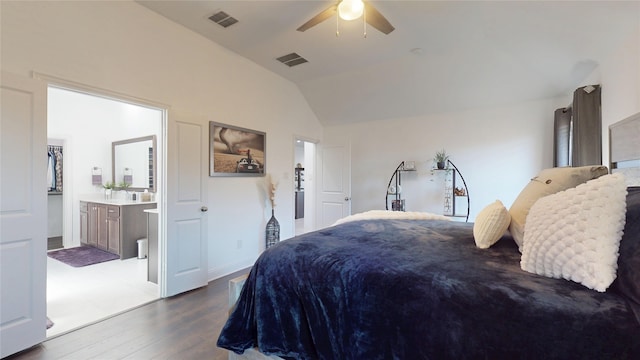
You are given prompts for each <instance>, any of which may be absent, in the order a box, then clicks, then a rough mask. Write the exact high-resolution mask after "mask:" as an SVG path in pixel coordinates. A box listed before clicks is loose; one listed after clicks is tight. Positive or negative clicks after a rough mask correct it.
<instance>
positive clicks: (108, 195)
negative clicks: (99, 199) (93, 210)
mask: <svg viewBox="0 0 640 360" xmlns="http://www.w3.org/2000/svg"><path fill="white" fill-rule="evenodd" d="M102 187H103V188H104V197H105V198H106V199H111V192H112V191H113V189H114V188H115V187H116V184H114V183H112V182H111V181H107V182H106V183H104V185H102Z"/></svg>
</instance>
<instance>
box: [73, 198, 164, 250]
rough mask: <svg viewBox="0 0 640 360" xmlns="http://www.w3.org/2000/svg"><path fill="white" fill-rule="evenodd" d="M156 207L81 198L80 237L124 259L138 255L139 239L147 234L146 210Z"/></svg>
mask: <svg viewBox="0 0 640 360" xmlns="http://www.w3.org/2000/svg"><path fill="white" fill-rule="evenodd" d="M155 207H156V204H155V203H131V204H123V205H115V204H106V203H99V202H85V201H81V202H80V240H81V242H82V243H83V244H86V245H91V246H95V247H97V248H99V249H102V250H105V251H109V252H111V253H114V254H118V255H120V259H128V258H131V257H136V256H137V255H138V245H137V240H138V239H142V238H146V237H147V226H146V225H147V221H146V220H147V219H146V215H145V213H144V210H145V209H154V208H155ZM83 229H85V230H83ZM83 234H85V235H83Z"/></svg>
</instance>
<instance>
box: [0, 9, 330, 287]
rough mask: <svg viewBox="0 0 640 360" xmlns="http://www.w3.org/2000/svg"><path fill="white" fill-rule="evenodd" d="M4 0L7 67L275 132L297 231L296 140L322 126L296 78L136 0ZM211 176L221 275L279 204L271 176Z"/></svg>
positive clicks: (273, 155)
mask: <svg viewBox="0 0 640 360" xmlns="http://www.w3.org/2000/svg"><path fill="white" fill-rule="evenodd" d="M0 6H1V12H0V16H1V19H0V20H1V22H0V26H1V29H0V30H1V31H0V36H1V38H0V40H1V41H0V42H1V43H2V53H1V55H0V56H1V62H0V64H1V66H2V70H7V71H9V72H13V73H16V74H20V75H23V76H31V72H32V71H37V72H40V73H44V74H47V75H51V76H56V77H59V78H62V79H65V80H70V81H75V82H78V83H82V84H86V85H89V86H93V87H98V88H102V89H106V90H108V91H112V92H116V93H122V94H126V95H128V96H133V97H137V98H141V99H146V100H149V101H152V102H156V103H162V104H167V105H168V106H170V107H171V109H172V110H176V112H178V113H187V114H194V115H197V116H202V117H204V118H205V119H206V120H203V121H217V122H222V123H227V124H233V125H237V126H241V127H245V128H250V129H256V130H260V131H265V132H266V133H267V171H268V172H269V173H271V174H272V175H273V177H274V178H275V179H276V180H279V182H280V186H279V188H278V192H277V195H276V196H277V203H278V207H277V208H276V217H277V218H278V220H279V221H280V224H281V238H287V237H290V236H292V235H293V229H294V226H293V223H292V222H293V218H294V216H293V194H294V191H293V180H292V179H293V166H294V164H293V163H292V161H293V158H294V156H293V141H292V139H293V138H294V134H296V135H299V136H303V137H305V138H310V139H318V140H321V139H322V126H321V125H320V123H319V121H318V120H317V118H316V116H315V115H314V114H313V113H312V111H311V109H310V108H309V106H308V105H307V103H306V100H305V99H304V97H303V96H302V95H301V93H300V91H299V90H298V89H297V87H296V86H295V85H294V84H292V83H291V82H289V81H287V80H284V79H282V78H281V77H279V76H277V75H275V74H273V73H271V72H269V71H267V70H265V69H263V68H261V67H258V66H257V65H256V64H254V63H252V62H250V61H248V60H246V59H244V58H242V57H239V56H238V55H236V54H235V53H232V52H230V51H228V50H226V49H224V48H222V47H220V46H218V45H216V44H213V43H211V42H210V41H209V40H207V39H205V38H203V37H201V36H200V35H197V34H194V33H193V32H191V31H189V30H187V29H185V28H184V27H182V26H180V25H177V24H175V23H172V22H170V21H169V20H167V19H165V18H163V17H161V16H160V15H158V14H156V13H154V12H152V11H150V10H147V9H146V8H143V7H142V6H140V5H138V4H136V3H134V2H131V1H102V2H94V1H83V2H46V1H45V2H18V1H16V2H7V1H2V2H0ZM203 125H205V126H206V124H203ZM95 161H102V160H97V159H96V160H95ZM204 180H205V181H207V182H208V188H209V194H208V204H207V206H208V207H209V209H210V211H209V215H208V219H209V224H208V228H209V274H210V278H216V277H219V276H221V275H224V274H227V273H229V272H232V271H235V270H237V269H239V268H241V267H245V266H249V265H251V264H252V263H253V262H254V261H255V259H256V258H257V256H258V255H259V254H260V252H261V251H262V249H264V236H265V234H264V226H265V224H266V221H267V220H268V219H269V216H270V213H271V211H270V208H269V206H268V204H267V200H266V194H265V193H264V187H263V182H264V181H263V178H209V177H207V178H206V179H204ZM171 190H172V189H168V191H171ZM240 225H241V226H240ZM237 240H241V241H240V244H241V246H240V247H238V244H239V243H238V241H237Z"/></svg>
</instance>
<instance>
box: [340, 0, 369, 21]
mask: <svg viewBox="0 0 640 360" xmlns="http://www.w3.org/2000/svg"><path fill="white" fill-rule="evenodd" d="M363 12H364V3H363V2H362V0H342V1H341V2H340V4H338V15H340V18H341V19H342V20H347V21H348V20H355V19H357V18H359V17H360V16H362V13H363Z"/></svg>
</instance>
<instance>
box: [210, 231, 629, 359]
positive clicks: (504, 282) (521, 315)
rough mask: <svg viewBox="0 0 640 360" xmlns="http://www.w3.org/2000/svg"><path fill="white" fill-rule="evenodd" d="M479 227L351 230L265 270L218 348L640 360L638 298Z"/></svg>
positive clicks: (273, 256) (262, 263) (317, 236)
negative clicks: (561, 276) (562, 271)
mask: <svg viewBox="0 0 640 360" xmlns="http://www.w3.org/2000/svg"><path fill="white" fill-rule="evenodd" d="M472 226H473V224H467V223H459V222H453V221H451V222H450V221H437V220H370V221H356V222H351V223H346V224H342V225H338V226H334V227H330V228H327V229H324V230H320V231H316V232H313V233H309V234H305V235H302V236H299V237H296V238H293V239H290V240H286V241H283V242H281V243H279V244H277V245H276V246H274V247H271V248H269V249H268V250H266V251H265V252H264V253H263V254H262V255H261V256H260V258H259V259H258V260H257V261H256V263H255V265H254V267H253V268H252V270H251V273H250V275H249V277H248V279H247V282H246V283H245V286H244V288H243V290H242V293H241V295H240V299H239V301H238V303H237V306H236V308H235V310H234V311H233V312H232V313H231V314H230V317H229V319H228V321H227V323H226V325H225V326H224V328H223V330H222V333H221V335H220V337H219V339H218V346H220V347H223V348H226V349H229V350H232V351H234V352H237V353H242V352H243V351H244V350H245V349H247V348H252V347H258V348H259V349H260V351H262V352H263V353H265V354H273V355H278V356H281V357H285V358H295V359H507V358H509V359H640V324H639V323H638V321H637V320H636V318H635V316H634V314H633V312H632V310H631V306H630V303H629V301H628V299H627V298H625V297H624V296H622V295H621V294H618V293H616V292H614V291H608V292H605V293H600V292H596V291H594V290H590V289H588V288H586V287H584V286H582V285H580V284H577V283H574V282H570V281H566V280H558V279H550V278H546V277H542V276H538V275H534V274H530V273H527V272H525V271H523V270H521V269H520V253H519V252H518V249H517V247H516V245H515V243H514V242H513V241H512V240H511V239H510V238H508V239H507V238H503V239H502V240H500V241H499V242H498V243H497V244H496V245H494V246H493V247H491V248H490V249H487V250H482V249H479V248H477V247H476V246H475V243H474V240H473V234H472Z"/></svg>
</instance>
